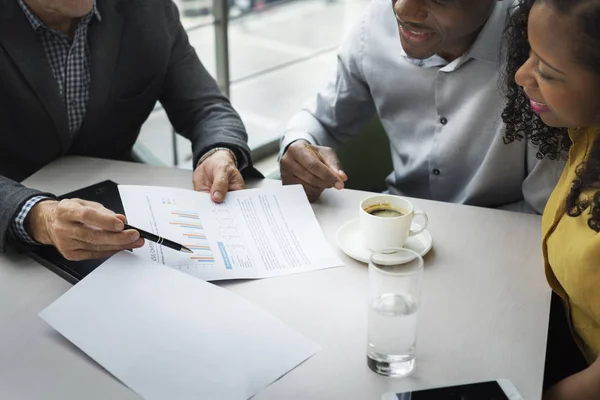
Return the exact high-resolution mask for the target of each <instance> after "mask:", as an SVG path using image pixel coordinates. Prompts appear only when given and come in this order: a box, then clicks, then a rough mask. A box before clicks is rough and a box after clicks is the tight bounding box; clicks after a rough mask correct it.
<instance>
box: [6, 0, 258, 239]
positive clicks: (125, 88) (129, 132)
mask: <svg viewBox="0 0 600 400" xmlns="http://www.w3.org/2000/svg"><path fill="white" fill-rule="evenodd" d="M97 6H98V9H99V11H100V14H101V15H102V21H101V22H99V21H93V22H92V23H91V25H90V28H89V40H90V44H91V52H92V71H91V75H92V82H91V87H90V97H89V101H88V106H87V113H86V117H85V119H84V121H83V124H82V126H81V129H80V130H79V132H78V133H77V134H76V135H75V136H74V137H72V136H71V135H70V134H69V129H68V119H67V114H66V108H65V107H64V105H63V102H62V100H61V98H60V95H59V90H58V86H57V84H56V82H55V79H54V77H53V75H52V71H51V68H50V65H49V63H48V60H47V58H46V54H45V52H44V49H43V46H42V43H41V42H40V41H39V39H38V37H37V35H36V33H35V32H34V31H33V29H32V28H31V25H30V24H29V22H28V21H27V19H26V17H25V15H24V13H23V11H22V10H21V9H20V8H19V5H18V3H17V1H16V0H0V250H3V249H4V247H5V245H6V243H7V240H8V235H7V232H8V227H9V226H10V224H11V223H12V221H13V219H14V217H15V216H16V213H18V211H19V210H20V208H21V207H22V205H23V204H24V203H25V202H26V201H27V200H28V199H29V198H31V197H33V196H35V195H38V194H40V193H39V192H37V191H35V190H32V189H28V188H25V187H23V186H22V185H20V184H19V183H18V182H20V181H22V180H23V179H25V178H26V177H27V176H29V175H31V174H32V173H34V172H36V171H37V170H39V169H40V168H42V167H43V166H45V165H46V164H48V163H50V162H51V161H53V160H55V159H57V158H59V157H61V156H64V155H71V154H75V155H82V156H91V157H101V158H109V159H121V160H127V159H130V158H131V149H132V147H133V144H134V142H135V141H136V139H137V136H138V134H139V131H140V127H141V125H142V123H143V122H144V121H145V120H146V119H147V118H148V116H149V115H150V112H151V111H152V109H153V108H154V105H155V104H156V102H157V101H160V102H161V103H162V105H163V106H164V108H165V110H166V112H167V114H168V116H169V119H170V121H171V123H172V124H173V126H174V127H175V130H176V131H177V132H179V133H181V134H182V135H184V136H185V137H187V138H188V139H190V140H191V142H192V148H193V153H194V165H195V163H196V162H197V160H198V159H199V158H200V156H201V155H202V154H203V153H205V152H206V151H208V150H209V149H210V148H213V147H217V146H224V147H228V148H230V149H232V150H234V151H235V152H236V155H237V157H238V160H239V161H240V163H241V164H242V165H244V166H246V168H247V169H248V170H252V166H251V159H250V150H249V149H248V146H247V134H246V131H245V128H244V126H243V124H242V122H241V120H240V118H239V116H238V115H237V114H236V112H235V111H234V110H233V108H232V107H231V105H230V103H229V101H228V100H227V99H226V98H225V97H224V96H223V95H222V94H221V92H220V91H219V89H218V87H217V85H216V83H215V81H214V80H213V78H212V77H211V76H210V75H209V74H208V72H207V71H206V70H205V69H204V67H203V66H202V64H201V63H200V61H199V59H198V57H197V55H196V53H195V51H194V49H193V48H192V47H191V46H190V44H189V41H188V37H187V34H186V32H185V30H184V29H183V27H182V26H181V23H180V21H179V14H178V12H177V8H176V7H175V6H174V4H173V3H172V1H171V0H97ZM90 183H93V182H90Z"/></svg>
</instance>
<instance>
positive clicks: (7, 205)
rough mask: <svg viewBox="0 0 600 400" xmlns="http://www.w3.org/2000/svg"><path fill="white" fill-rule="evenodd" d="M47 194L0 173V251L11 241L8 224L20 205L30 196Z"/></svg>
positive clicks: (14, 216)
mask: <svg viewBox="0 0 600 400" xmlns="http://www.w3.org/2000/svg"><path fill="white" fill-rule="evenodd" d="M35 196H47V197H52V198H54V196H53V195H51V194H49V193H43V192H40V191H38V190H34V189H29V188H26V187H25V186H23V185H21V184H20V183H17V182H15V181H13V180H11V179H8V178H6V177H5V176H2V175H0V251H5V250H6V246H7V245H8V243H9V242H10V241H11V237H10V235H9V228H10V225H11V224H12V223H13V221H14V219H15V218H16V216H17V215H18V214H19V211H20V210H21V207H23V205H24V204H25V203H26V202H27V200H29V199H30V198H32V197H35Z"/></svg>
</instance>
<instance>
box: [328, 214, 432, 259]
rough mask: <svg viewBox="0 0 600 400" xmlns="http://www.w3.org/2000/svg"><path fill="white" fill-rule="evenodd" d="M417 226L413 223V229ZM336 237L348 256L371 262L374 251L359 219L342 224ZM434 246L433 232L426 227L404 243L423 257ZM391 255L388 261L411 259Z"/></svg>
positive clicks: (406, 247) (405, 246)
mask: <svg viewBox="0 0 600 400" xmlns="http://www.w3.org/2000/svg"><path fill="white" fill-rule="evenodd" d="M417 228H419V226H418V225H417V224H415V223H413V226H412V229H414V230H416V229H417ZM335 239H336V241H337V244H338V246H339V247H340V249H342V251H343V252H344V253H346V255H347V256H348V257H352V258H353V259H355V260H356V261H360V262H362V263H365V264H368V263H369V260H370V259H371V254H372V252H371V250H369V249H367V247H366V246H365V243H364V240H363V235H362V232H361V231H360V223H359V220H358V219H354V220H352V221H348V222H346V223H345V224H344V225H342V226H341V227H340V228H339V229H338V231H337V233H336V235H335ZM432 246H433V239H432V238H431V234H430V233H429V232H428V231H427V229H426V230H424V231H423V232H421V233H420V234H418V235H415V236H411V237H409V238H408V240H407V241H406V244H405V245H404V248H405V249H409V250H412V251H414V252H415V253H418V254H420V255H421V257H423V256H424V255H425V254H427V253H428V252H429V250H431V247H432ZM389 256H390V257H391V259H390V260H388V262H394V263H398V264H401V263H403V262H406V261H409V260H408V258H407V259H403V258H402V257H401V256H400V257H399V256H393V255H391V254H390V255H389ZM392 258H393V259H392Z"/></svg>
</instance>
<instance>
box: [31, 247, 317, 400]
mask: <svg viewBox="0 0 600 400" xmlns="http://www.w3.org/2000/svg"><path fill="white" fill-rule="evenodd" d="M274 301H276V299H274ZM40 316H41V317H42V318H43V319H44V320H45V321H46V322H47V323H48V324H49V325H51V326H52V327H53V328H54V329H56V330H57V331H58V332H59V333H61V334H62V335H63V336H65V337H66V338H67V339H68V340H70V341H71V342H72V343H73V344H75V345H76V346H77V347H79V348H80V349H81V350H82V351H83V352H85V353H86V354H88V355H89V356H90V357H91V358H93V359H94V360H95V361H96V362H98V363H99V364H100V365H101V366H102V367H104V368H105V369H106V370H108V371H109V372H110V373H112V374H113V375H114V376H115V377H116V378H118V379H119V380H120V381H121V382H123V383H124V384H126V385H127V386H129V387H130V388H131V389H132V390H133V391H135V392H136V393H138V394H139V395H141V396H142V397H144V398H146V399H160V400H163V399H170V400H178V399H211V400H212V399H219V400H226V399H248V398H250V397H252V396H253V395H255V394H256V393H258V392H259V391H260V390H261V389H263V388H265V387H266V386H268V385H269V384H271V383H272V382H274V381H275V380H277V379H278V378H280V377H281V376H283V375H284V374H286V373H287V372H288V371H290V370H292V369H293V368H295V367H296V366H298V365H299V364H300V363H302V362H303V361H305V360H306V359H308V358H310V357H311V356H312V355H313V354H314V353H315V352H316V351H317V350H318V346H316V345H315V344H314V343H312V342H311V341H309V340H308V339H306V338H305V337H303V336H302V335H301V334H299V333H298V332H296V331H295V330H293V329H291V328H290V327H288V326H287V325H285V324H284V323H283V322H281V321H280V320H278V319H277V318H275V317H273V316H272V315H270V314H268V313H267V312H265V311H263V310H261V309H260V308H258V307H256V306H255V305H253V304H252V303H250V302H248V301H247V300H245V299H243V298H241V297H239V296H237V295H235V294H233V293H231V292H229V291H227V290H225V289H221V288H219V287H217V286H214V285H212V284H209V283H207V282H204V281H202V280H200V279H196V278H193V277H192V276H189V275H187V274H182V273H181V272H179V271H176V270H173V269H171V268H169V267H166V266H164V265H160V264H158V263H153V262H150V261H147V260H144V259H142V258H141V257H139V256H136V255H135V254H131V253H129V252H121V253H119V254H117V255H115V256H114V257H112V258H111V259H109V260H108V261H107V262H105V263H104V264H102V265H101V266H100V267H98V268H97V269H96V270H95V271H94V272H92V273H91V274H90V275H88V276H87V277H86V278H85V279H83V280H82V281H81V282H79V283H78V284H77V285H75V286H74V287H73V288H72V289H71V290H69V291H68V292H67V293H65V294H64V295H63V296H62V297H60V298H59V299H58V300H56V301H55V302H54V303H53V304H51V305H50V306H49V307H48V308H46V309H45V310H44V311H42V312H41V313H40Z"/></svg>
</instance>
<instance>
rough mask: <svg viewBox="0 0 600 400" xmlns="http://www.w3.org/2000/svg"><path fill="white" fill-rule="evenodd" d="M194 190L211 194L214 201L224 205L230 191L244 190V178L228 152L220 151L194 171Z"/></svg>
mask: <svg viewBox="0 0 600 400" xmlns="http://www.w3.org/2000/svg"><path fill="white" fill-rule="evenodd" d="M193 180H194V190H196V191H198V192H209V193H210V197H211V199H212V201H214V202H215V203H222V202H223V200H225V195H226V194H227V192H228V191H229V190H241V189H243V188H244V178H242V174H240V171H238V169H237V167H236V165H235V160H234V158H233V156H232V155H231V153H229V151H227V150H220V151H217V152H215V153H214V154H213V155H211V156H210V157H208V158H207V159H206V160H204V161H203V162H202V163H201V164H200V165H198V167H196V170H195V171H194V176H193Z"/></svg>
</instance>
